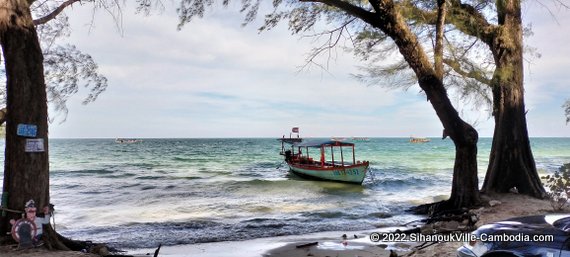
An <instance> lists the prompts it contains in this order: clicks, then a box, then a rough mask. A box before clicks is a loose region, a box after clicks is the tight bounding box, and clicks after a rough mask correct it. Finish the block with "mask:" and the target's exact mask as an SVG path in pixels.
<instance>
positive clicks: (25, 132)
mask: <svg viewBox="0 0 570 257" xmlns="http://www.w3.org/2000/svg"><path fill="white" fill-rule="evenodd" d="M37 133H38V126H36V125H32V124H18V128H17V130H16V134H17V135H18V136H21V137H35V136H36V135H37Z"/></svg>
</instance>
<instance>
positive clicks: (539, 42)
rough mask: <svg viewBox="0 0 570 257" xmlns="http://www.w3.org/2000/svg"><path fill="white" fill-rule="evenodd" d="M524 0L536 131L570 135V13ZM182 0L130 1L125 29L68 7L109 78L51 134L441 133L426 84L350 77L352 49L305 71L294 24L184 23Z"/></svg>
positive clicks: (305, 49)
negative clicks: (405, 86) (154, 9)
mask: <svg viewBox="0 0 570 257" xmlns="http://www.w3.org/2000/svg"><path fill="white" fill-rule="evenodd" d="M525 2H526V3H527V4H526V6H525V8H524V13H523V19H524V22H525V23H526V24H528V23H531V24H532V29H533V31H534V35H533V36H532V37H530V38H527V39H525V40H526V44H528V45H530V46H532V47H535V48H537V49H538V51H539V52H540V54H541V58H539V59H533V60H531V61H530V62H527V64H526V65H525V90H526V95H525V97H526V98H525V101H526V109H527V110H528V114H527V121H528V127H529V134H530V136H533V137H568V136H570V127H569V126H567V125H566V123H565V116H564V111H563V109H562V107H561V106H562V104H563V103H564V101H565V100H566V99H567V98H570V87H569V86H568V84H570V47H569V46H568V42H570V33H568V31H570V15H569V14H570V11H567V10H561V9H559V8H557V7H555V6H550V8H549V10H547V9H546V8H544V6H542V5H540V4H537V2H535V1H525ZM529 2H530V4H529ZM174 8H175V6H169V5H167V6H166V10H165V11H163V12H162V13H160V14H154V15H151V16H144V15H141V14H135V10H134V8H132V7H130V6H127V7H125V8H124V9H123V18H122V23H121V24H122V26H121V27H122V32H119V31H118V30H117V29H116V26H115V23H114V21H113V19H112V18H111V17H110V16H109V15H108V14H106V13H104V12H103V11H97V12H96V13H95V14H94V15H93V10H92V7H91V6H90V5H89V4H88V3H85V4H83V5H78V4H76V5H74V6H73V7H72V8H68V9H67V10H66V13H67V14H68V16H69V17H70V23H71V25H72V33H71V36H70V38H68V39H67V41H68V42H69V43H72V44H75V45H76V46H77V47H78V48H79V49H81V50H82V51H83V52H85V53H89V54H90V55H91V56H92V57H93V59H94V60H95V61H96V62H97V63H98V65H99V68H100V71H101V73H102V74H103V75H105V76H106V77H107V78H108V82H109V86H108V88H107V90H106V91H105V92H103V93H102V94H101V95H100V96H99V98H98V99H97V100H96V101H95V102H93V103H90V104H88V105H82V104H81V101H82V100H83V98H84V97H85V96H86V95H87V91H86V90H80V92H79V93H78V94H77V95H76V96H74V97H73V98H72V99H71V100H69V102H68V107H69V113H68V115H67V118H66V120H65V121H64V122H61V121H62V119H61V118H59V119H56V120H55V121H54V122H53V123H52V124H50V129H49V133H50V137H51V138H116V137H128V138H203V137H205V138H231V137H281V136H282V135H284V134H285V135H288V134H289V132H290V131H291V128H292V127H294V126H296V127H299V128H300V133H301V136H304V137H332V136H346V137H349V136H365V137H409V136H433V137H439V136H441V134H442V128H443V127H442V125H441V123H440V121H439V120H438V118H437V116H436V114H435V111H434V110H433V108H432V107H431V105H430V103H429V102H427V101H426V99H425V96H423V95H422V94H421V93H420V89H419V87H418V86H417V85H416V86H413V87H412V88H410V89H409V90H407V91H403V90H394V89H386V88H384V87H381V86H371V85H367V84H363V83H361V82H359V81H358V80H356V79H355V78H354V77H353V75H352V74H357V73H359V72H360V70H359V69H358V66H359V65H363V63H361V62H360V61H359V60H358V59H357V58H355V57H353V55H352V54H350V53H345V52H344V51H342V50H340V49H339V50H337V51H334V52H332V53H331V54H332V55H331V56H332V58H331V59H329V60H328V62H327V60H326V59H321V60H320V61H321V63H323V64H325V65H327V70H324V69H322V68H320V67H318V66H315V65H312V66H309V67H308V68H307V67H305V68H302V66H303V65H304V64H305V63H306V62H305V60H306V57H307V55H308V53H309V51H310V50H311V49H312V48H313V47H315V46H316V44H315V41H314V39H310V38H301V37H300V36H297V35H291V33H290V32H289V31H287V28H286V26H285V24H282V25H280V26H278V27H277V28H275V29H273V30H270V31H268V32H263V33H258V31H257V28H258V26H256V25H255V24H254V25H249V26H245V27H243V26H241V23H242V21H243V18H242V15H240V14H239V13H238V12H237V10H236V8H228V9H215V10H214V9H210V11H209V12H208V13H207V14H206V15H205V16H204V18H202V19H196V20H193V21H192V22H191V23H190V24H187V25H186V26H184V27H183V28H182V29H181V30H177V24H178V18H177V16H176V14H175V12H174V11H173V9H174ZM92 20H93V23H92V22H91V21H92ZM258 24H259V23H258ZM453 103H454V104H455V106H456V108H458V109H460V110H462V113H464V116H463V117H464V119H465V120H466V121H468V122H470V123H473V124H475V128H476V129H477V130H478V132H479V135H480V136H481V137H491V136H492V134H493V126H494V122H493V120H492V119H489V115H488V112H487V111H486V110H485V108H481V107H479V106H475V107H473V106H464V105H463V104H462V103H461V102H460V101H458V100H453ZM473 109H474V111H472V110H473ZM50 115H53V114H50Z"/></svg>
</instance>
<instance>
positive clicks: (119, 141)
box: [115, 138, 142, 144]
mask: <svg viewBox="0 0 570 257" xmlns="http://www.w3.org/2000/svg"><path fill="white" fill-rule="evenodd" d="M140 142H142V140H141V139H134V138H116V139H115V143H117V144H134V143H140Z"/></svg>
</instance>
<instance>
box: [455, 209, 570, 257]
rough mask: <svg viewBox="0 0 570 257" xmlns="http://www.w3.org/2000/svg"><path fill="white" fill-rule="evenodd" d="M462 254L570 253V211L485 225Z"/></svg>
mask: <svg viewBox="0 0 570 257" xmlns="http://www.w3.org/2000/svg"><path fill="white" fill-rule="evenodd" d="M470 236H471V237H470V239H469V242H466V243H465V245H464V246H462V247H460V248H459V249H457V256H459V257H506V256H508V257H530V256H533V257H534V256H537V257H538V256H543V257H570V214H547V215H539V216H528V217H517V218H512V219H508V220H504V221H499V222H495V223H491V224H487V225H484V226H481V227H480V228H478V229H477V230H475V231H473V232H472V233H471V235H470Z"/></svg>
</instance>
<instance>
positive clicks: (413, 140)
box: [410, 137, 431, 143]
mask: <svg viewBox="0 0 570 257" xmlns="http://www.w3.org/2000/svg"><path fill="white" fill-rule="evenodd" d="M429 141H431V140H430V139H429V138H426V137H410V143H427V142H429Z"/></svg>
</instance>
